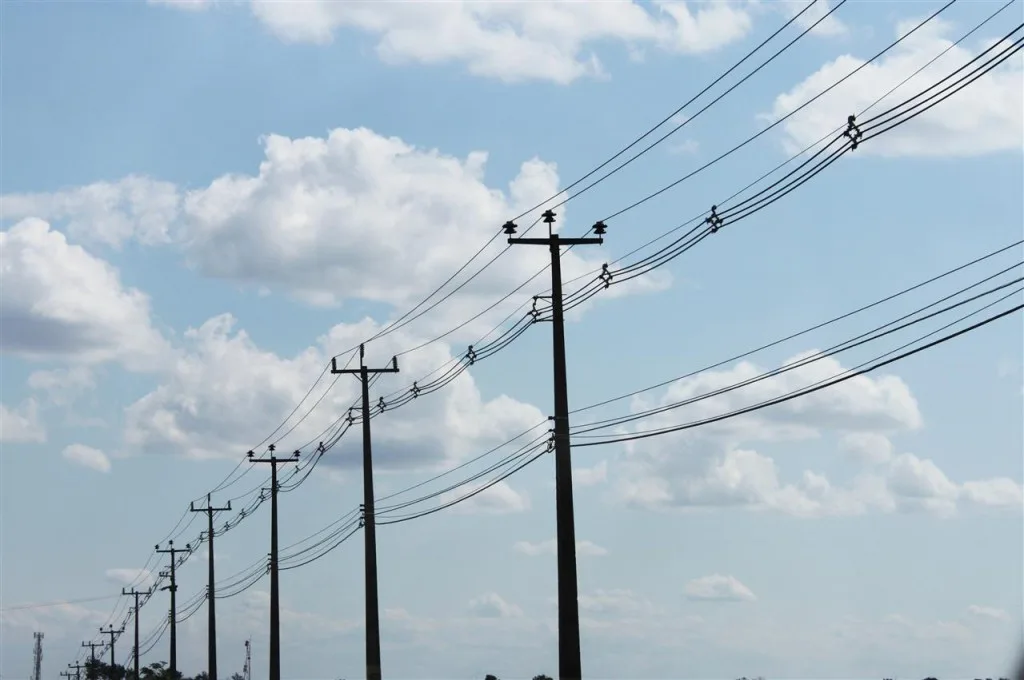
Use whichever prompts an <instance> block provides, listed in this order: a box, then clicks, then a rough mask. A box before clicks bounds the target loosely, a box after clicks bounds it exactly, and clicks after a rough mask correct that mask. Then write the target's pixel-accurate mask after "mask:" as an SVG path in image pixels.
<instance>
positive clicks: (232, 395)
mask: <svg viewBox="0 0 1024 680" xmlns="http://www.w3.org/2000/svg"><path fill="white" fill-rule="evenodd" d="M234 324H235V320H234V318H233V317H231V316H230V315H221V316H218V317H214V318H212V319H210V320H208V321H207V322H206V323H204V324H203V325H202V326H200V327H199V328H197V329H189V330H188V331H187V332H186V333H185V346H184V347H183V348H182V352H181V355H180V358H179V359H178V361H177V362H176V363H175V364H174V365H173V366H172V367H171V368H170V369H169V370H168V371H167V373H166V374H165V375H164V376H163V380H162V384H161V385H160V386H159V387H157V388H156V389H154V390H153V391H151V392H150V393H149V394H146V395H145V396H143V397H142V398H141V399H139V400H138V401H136V402H135V403H133V404H131V405H130V406H128V407H127V408H126V409H125V414H124V421H125V429H124V440H123V447H124V449H125V452H126V453H129V454H131V453H163V454H184V455H187V456H190V457H193V458H216V457H227V458H232V459H235V458H237V457H239V456H241V455H243V454H244V453H245V451H246V450H247V449H248V448H249V447H251V446H253V445H254V444H255V441H254V439H256V436H254V435H255V433H259V435H258V436H259V437H262V436H263V435H264V434H266V433H268V432H269V431H270V430H271V429H272V428H273V427H276V426H277V424H278V423H281V422H283V421H284V419H285V418H286V417H287V416H288V414H289V413H290V412H291V411H292V409H293V408H294V407H295V405H296V404H298V403H299V401H300V400H301V399H302V397H303V396H304V395H305V394H306V391H307V390H308V389H309V386H310V385H312V384H313V382H314V380H315V379H316V377H317V376H318V375H319V374H320V372H321V371H322V370H323V367H324V366H325V365H326V364H327V363H329V361H330V357H331V356H333V355H335V354H337V353H338V352H341V351H344V350H346V349H348V348H350V347H352V346H354V345H357V344H358V343H359V342H360V340H362V339H364V338H366V337H369V336H371V335H373V334H374V333H375V332H376V331H377V330H379V328H380V327H379V326H378V325H377V324H375V323H374V322H373V321H371V320H369V319H367V320H364V321H361V322H359V323H355V324H338V325H336V326H334V327H333V328H332V329H331V330H330V331H328V333H326V334H325V335H324V336H322V337H320V338H319V339H318V340H317V342H316V343H315V344H314V345H312V346H310V347H307V348H306V349H304V350H302V351H300V352H298V353H296V354H295V355H293V356H291V357H281V356H278V355H276V354H274V353H273V352H270V351H267V350H264V349H261V348H260V347H258V346H257V345H256V344H255V343H254V342H253V341H252V339H251V338H250V337H249V336H248V335H247V334H246V333H245V332H244V331H236V330H235V329H234ZM421 339H422V338H420V337H416V336H409V335H407V334H406V333H405V332H404V331H397V332H395V333H392V334H391V335H388V336H385V337H382V338H380V339H379V340H377V341H375V342H374V343H373V344H372V345H369V346H368V350H367V359H366V360H367V362H368V363H369V364H370V365H376V364H383V363H385V362H387V361H388V360H389V359H390V358H391V356H392V355H394V354H396V353H397V352H398V351H400V350H401V349H404V348H408V347H409V346H411V345H415V344H418V342H419V341H420V340H421ZM451 356H452V355H451V352H450V349H449V348H448V347H447V346H446V345H444V344H442V343H437V344H434V345H430V346H428V347H426V348H424V349H422V350H420V351H417V352H413V353H410V354H408V355H405V356H403V357H402V359H401V361H400V364H399V369H400V371H401V372H400V373H398V374H392V375H386V376H383V377H381V379H380V380H379V382H377V383H376V384H375V385H374V387H373V389H371V391H370V395H371V401H372V402H373V403H374V404H377V403H378V397H379V396H380V395H384V394H390V393H392V392H395V391H397V390H401V389H404V388H408V387H409V386H410V385H411V384H412V382H413V380H416V379H418V378H421V377H422V376H423V375H424V374H426V373H428V372H430V371H433V370H434V369H436V368H437V367H438V366H441V365H443V364H445V363H446V362H448V361H450V360H451ZM341 363H342V364H343V363H344V358H343V359H342V361H341ZM342 378H343V379H341V380H338V381H336V382H334V381H332V379H331V376H330V375H328V376H327V378H326V380H325V381H323V382H321V383H320V385H319V386H318V387H317V389H316V390H315V391H314V392H313V394H312V397H311V399H310V400H308V401H307V402H306V405H304V406H303V408H302V409H301V410H300V414H305V413H306V411H307V410H308V408H309V407H310V406H312V404H313V403H315V402H316V401H317V400H319V399H320V397H321V396H322V395H323V394H324V391H325V390H326V389H327V387H328V386H329V385H331V384H332V383H333V385H334V386H333V388H332V389H331V391H330V394H328V395H327V396H326V397H324V398H323V400H322V401H321V402H320V404H319V406H318V407H317V408H316V409H315V410H314V411H313V412H312V414H311V415H309V417H307V418H305V420H303V421H302V423H301V424H300V425H299V426H298V427H297V428H296V429H295V430H294V432H292V434H291V435H290V436H289V437H288V438H287V439H286V440H285V441H284V442H282V443H281V444H280V448H281V450H285V451H287V450H292V449H294V448H295V446H298V445H302V444H304V443H305V442H306V441H309V440H311V439H314V440H315V439H316V438H317V437H318V434H319V433H322V432H323V431H325V430H326V429H328V428H330V426H331V424H332V423H334V422H335V421H336V420H337V419H339V418H343V417H344V415H345V413H346V409H347V408H348V407H349V406H350V405H351V404H352V403H354V402H355V401H356V400H357V398H358V392H359V389H358V383H357V381H356V380H354V379H352V378H351V377H350V376H342ZM544 420H545V419H544V416H543V414H542V413H541V412H540V411H539V410H538V409H536V408H535V407H533V406H530V405H528V404H524V403H521V402H518V401H515V400H514V399H511V398H509V397H507V396H504V395H502V396H498V397H495V398H493V399H490V400H487V401H485V400H484V399H483V398H482V396H481V395H480V391H479V389H478V388H477V386H476V383H475V381H474V379H473V377H472V375H471V373H470V372H469V371H466V372H465V373H463V374H461V375H460V376H458V377H457V378H455V380H454V381H453V382H451V383H450V384H449V385H448V386H447V387H446V388H445V389H444V390H443V392H440V393H438V394H436V395H432V396H430V397H427V398H421V399H417V400H414V401H412V402H411V403H409V404H408V405H406V406H403V407H402V408H401V413H400V414H397V415H392V414H391V413H388V412H385V413H383V414H381V415H380V416H379V417H375V418H374V420H373V423H374V433H373V435H374V458H375V465H378V466H379V467H380V468H382V469H385V470H386V469H394V468H403V469H409V468H419V469H425V468H434V467H436V466H440V465H444V464H448V463H451V462H453V461H458V460H462V459H464V458H465V457H466V456H469V455H471V454H479V453H480V452H481V451H483V450H487V449H489V448H492V447H493V446H495V445H497V444H499V443H502V442H504V441H506V440H508V439H510V438H511V437H513V436H515V435H517V434H519V433H521V432H522V431H524V430H526V429H527V428H529V427H531V426H534V425H536V424H537V423H538V422H543V421H544ZM378 423H386V425H380V426H378V425H377V424H378ZM291 424H294V421H289V427H290V426H291ZM356 430H358V428H356ZM360 446H361V445H360V443H359V436H358V434H355V435H354V436H346V437H344V438H342V440H341V443H340V444H339V446H338V447H337V448H335V449H333V450H332V451H331V452H330V453H329V454H328V455H327V456H326V457H325V458H324V463H323V464H324V465H327V466H352V465H358V464H359V456H358V455H355V454H357V452H358V451H359V450H360ZM349 454H353V455H349ZM464 506H465V507H476V508H481V509H482V508H490V509H492V510H497V509H498V508H505V509H507V510H521V509H524V508H525V507H528V499H526V497H525V496H520V495H519V494H517V493H516V492H514V491H512V489H511V488H510V487H508V486H507V485H506V484H499V485H497V486H496V487H494V489H492V490H490V491H488V492H484V493H482V494H480V495H479V497H477V498H475V499H474V500H473V501H470V502H467V503H464V504H461V505H460V506H458V507H464Z"/></svg>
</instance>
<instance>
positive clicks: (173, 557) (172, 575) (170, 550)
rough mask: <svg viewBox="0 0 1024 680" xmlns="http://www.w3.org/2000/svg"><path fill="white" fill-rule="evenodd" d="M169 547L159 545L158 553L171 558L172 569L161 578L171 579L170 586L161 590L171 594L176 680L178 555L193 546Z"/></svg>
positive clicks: (173, 657) (171, 621)
mask: <svg viewBox="0 0 1024 680" xmlns="http://www.w3.org/2000/svg"><path fill="white" fill-rule="evenodd" d="M167 545H168V546H169V547H167V548H164V549H161V548H160V546H159V545H157V546H156V551H157V552H158V553H163V554H165V555H170V556H171V568H170V569H169V570H168V571H165V572H161V574H160V575H161V576H166V577H168V578H170V580H171V583H170V585H166V586H164V587H163V588H161V589H160V590H169V591H170V592H171V613H170V617H171V619H170V624H171V659H170V671H171V677H172V678H176V677H177V675H176V674H177V672H178V610H177V597H176V593H177V592H178V581H177V579H176V578H175V575H176V572H175V570H176V569H177V566H178V565H177V562H178V560H177V555H178V553H190V552H192V546H190V545H189V544H187V543H186V544H185V548H184V549H181V548H175V547H174V541H173V540H171V541H167Z"/></svg>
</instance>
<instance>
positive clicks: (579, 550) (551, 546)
mask: <svg viewBox="0 0 1024 680" xmlns="http://www.w3.org/2000/svg"><path fill="white" fill-rule="evenodd" d="M512 547H513V549H514V550H515V551H516V552H519V553H522V554H524V555H529V556H530V557H537V556H538V555H557V554H558V543H557V542H556V541H555V539H553V538H552V539H549V540H547V541H539V542H537V543H531V542H530V541H518V542H517V543H516V544H515V545H514V546H512ZM607 554H608V550H607V549H606V548H602V547H601V546H599V545H597V544H596V543H593V542H592V541H576V556H577V557H603V556H604V555H607Z"/></svg>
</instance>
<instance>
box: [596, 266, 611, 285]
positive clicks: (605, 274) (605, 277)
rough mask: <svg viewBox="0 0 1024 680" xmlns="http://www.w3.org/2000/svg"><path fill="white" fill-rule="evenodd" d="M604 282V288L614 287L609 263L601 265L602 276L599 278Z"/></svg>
mask: <svg viewBox="0 0 1024 680" xmlns="http://www.w3.org/2000/svg"><path fill="white" fill-rule="evenodd" d="M599 278H600V279H601V281H603V282H604V287H605V288H608V286H610V285H612V273H611V272H610V271H608V263H607V262H606V263H604V264H603V265H601V276H600V277H599Z"/></svg>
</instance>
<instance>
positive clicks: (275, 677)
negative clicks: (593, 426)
mask: <svg viewBox="0 0 1024 680" xmlns="http://www.w3.org/2000/svg"><path fill="white" fill-rule="evenodd" d="M542 220H543V221H544V223H545V224H547V226H548V235H547V237H546V238H525V237H516V236H515V234H516V231H517V229H518V227H517V225H516V224H515V223H514V222H511V221H510V222H506V223H505V224H504V226H503V231H504V233H505V234H506V235H507V236H508V243H509V244H510V245H537V246H547V247H548V250H549V252H550V255H551V296H550V299H551V328H552V350H553V357H552V358H553V372H554V416H553V417H552V420H553V421H554V428H553V429H554V437H553V440H554V453H555V514H556V522H557V534H556V542H557V552H558V669H559V678H560V679H561V680H581V679H582V677H583V669H582V663H581V658H580V626H579V596H578V590H577V576H576V528H575V514H574V509H573V489H572V458H571V451H570V444H569V398H568V379H567V370H566V359H565V323H564V314H563V304H562V272H561V254H562V248H563V247H565V246H569V247H572V246H578V245H595V244H601V243H603V242H604V239H603V236H604V234H605V232H606V229H607V227H606V226H605V224H604V223H603V222H597V223H596V224H594V226H593V232H594V234H595V236H594V237H586V238H562V237H561V236H559V235H558V234H557V233H555V231H554V222H555V213H554V212H552V211H551V210H547V211H545V212H544V214H543V215H542ZM365 358H366V351H365V347H364V346H363V345H360V346H359V368H352V369H348V368H338V364H337V360H336V359H332V360H331V373H332V374H349V375H355V376H356V377H357V378H358V380H359V382H360V386H361V388H362V426H363V504H362V511H363V516H362V520H363V521H362V525H363V539H364V552H365V555H364V557H365V563H366V564H365V567H366V568H365V578H366V584H365V588H366V593H365V597H366V610H365V618H366V621H365V625H366V679H367V680H381V658H380V655H381V652H380V615H379V611H380V610H379V605H378V595H377V535H376V526H375V522H374V517H375V509H374V494H373V447H372V437H371V433H370V396H369V385H370V376H371V375H376V374H379V373H397V372H398V359H397V357H395V358H392V360H391V365H390V366H388V367H387V368H368V367H367V366H366V363H365ZM248 458H249V461H250V462H252V463H266V464H268V465H270V470H271V475H270V478H271V485H270V556H269V565H268V566H269V571H270V649H269V662H270V667H269V680H281V631H280V621H281V619H280V602H279V593H278V541H277V530H278V522H277V494H278V482H277V467H278V465H281V464H285V463H294V462H296V461H298V459H299V452H298V451H295V452H294V453H292V454H291V455H290V456H286V457H278V456H277V455H276V448H275V446H274V445H273V444H271V445H270V446H269V447H268V455H267V456H265V457H262V458H257V457H256V454H255V453H254V452H252V451H249V452H248ZM230 509H231V504H230V503H228V505H227V507H224V508H216V507H213V505H211V500H210V497H209V496H207V503H206V507H201V508H197V507H195V506H194V504H193V505H192V506H191V507H190V510H191V511H192V512H203V513H206V515H207V520H208V527H209V528H208V529H207V539H208V542H209V576H208V579H209V582H208V585H207V607H208V614H209V627H208V636H209V639H208V647H209V648H208V655H209V669H208V673H209V680H217V642H216V614H215V597H214V595H215V588H214V583H215V581H214V555H213V539H214V529H213V517H214V515H215V514H216V513H218V512H223V511H227V510H230ZM168 546H169V547H167V548H164V549H161V548H160V546H157V552H160V553H165V554H169V555H170V558H171V564H170V568H169V570H168V571H167V572H164V573H163V574H161V575H162V576H165V577H167V578H169V583H170V585H168V586H165V587H164V588H162V590H169V591H170V595H171V610H170V634H171V641H170V644H171V649H170V671H171V674H172V677H173V675H174V674H175V673H176V671H177V636H176V625H175V624H176V620H175V619H176V604H177V601H176V592H177V581H176V578H175V563H176V559H175V557H176V554H177V553H182V552H191V548H190V547H189V546H186V547H185V548H184V549H179V548H175V547H174V542H173V541H169V542H168ZM124 594H125V595H132V596H134V597H135V605H136V606H135V672H136V678H138V663H139V653H138V646H139V641H138V598H139V596H140V595H147V594H148V593H145V592H143V593H139V592H137V591H134V590H133V591H131V592H127V591H126V592H125V593H124ZM103 632H104V633H106V634H108V635H111V663H113V640H114V635H115V634H116V633H119V632H121V631H113V630H112V629H111V630H107V631H103ZM83 644H84V645H86V646H89V645H92V647H93V653H94V654H95V646H96V645H94V644H93V643H83Z"/></svg>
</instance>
